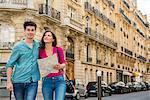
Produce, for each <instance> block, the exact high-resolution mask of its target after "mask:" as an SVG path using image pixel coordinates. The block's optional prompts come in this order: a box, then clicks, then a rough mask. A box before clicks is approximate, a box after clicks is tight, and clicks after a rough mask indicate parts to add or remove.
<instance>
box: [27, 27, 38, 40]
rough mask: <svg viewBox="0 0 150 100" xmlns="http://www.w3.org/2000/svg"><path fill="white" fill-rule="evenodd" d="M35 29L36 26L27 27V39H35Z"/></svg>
mask: <svg viewBox="0 0 150 100" xmlns="http://www.w3.org/2000/svg"><path fill="white" fill-rule="evenodd" d="M35 31H36V30H35V27H34V26H27V27H26V29H25V30H24V34H25V37H26V38H27V39H33V38H34V35H35Z"/></svg>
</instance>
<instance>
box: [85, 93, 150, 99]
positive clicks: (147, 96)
mask: <svg viewBox="0 0 150 100" xmlns="http://www.w3.org/2000/svg"><path fill="white" fill-rule="evenodd" d="M83 100H84V99H83ZM86 100H98V99H97V98H96V97H89V98H88V99H86ZM102 100H150V91H142V92H133V93H128V94H117V95H112V96H109V97H103V98H102Z"/></svg>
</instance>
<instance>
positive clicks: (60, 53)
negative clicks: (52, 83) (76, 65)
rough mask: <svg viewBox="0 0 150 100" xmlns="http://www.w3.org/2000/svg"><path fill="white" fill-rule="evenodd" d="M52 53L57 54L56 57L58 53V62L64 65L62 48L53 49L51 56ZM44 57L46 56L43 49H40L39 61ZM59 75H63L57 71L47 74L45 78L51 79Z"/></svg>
mask: <svg viewBox="0 0 150 100" xmlns="http://www.w3.org/2000/svg"><path fill="white" fill-rule="evenodd" d="M54 53H57V57H58V53H59V59H58V60H59V63H60V64H62V63H65V59H64V53H63V49H62V48H60V47H53V54H54ZM46 57H47V54H46V51H45V49H42V48H40V51H39V59H42V58H46ZM60 75H63V71H59V72H58V73H49V74H48V75H47V77H48V78H51V77H54V76H60Z"/></svg>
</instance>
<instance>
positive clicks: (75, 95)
mask: <svg viewBox="0 0 150 100" xmlns="http://www.w3.org/2000/svg"><path fill="white" fill-rule="evenodd" d="M69 81H70V82H72V84H73V86H74V92H73V93H68V92H66V95H65V100H66V99H68V98H71V100H72V99H76V100H80V93H79V90H78V89H76V87H75V80H69Z"/></svg>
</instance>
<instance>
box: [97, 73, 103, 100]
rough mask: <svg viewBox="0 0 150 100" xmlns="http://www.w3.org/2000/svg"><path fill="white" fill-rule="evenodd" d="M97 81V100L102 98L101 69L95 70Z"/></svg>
mask: <svg viewBox="0 0 150 100" xmlns="http://www.w3.org/2000/svg"><path fill="white" fill-rule="evenodd" d="M97 79H98V80H97V81H98V82H97V83H98V92H97V97H98V100H102V95H101V92H102V88H101V71H97Z"/></svg>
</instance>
